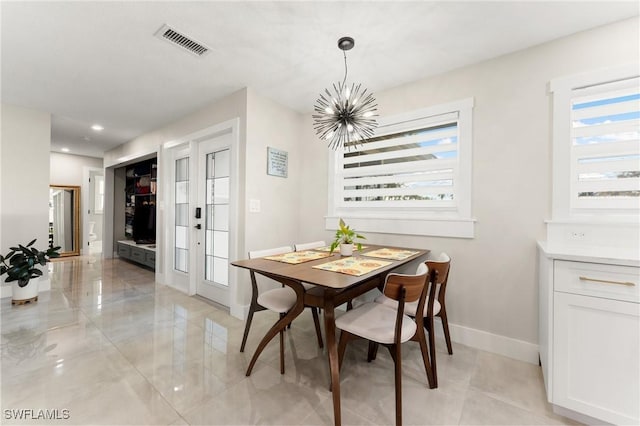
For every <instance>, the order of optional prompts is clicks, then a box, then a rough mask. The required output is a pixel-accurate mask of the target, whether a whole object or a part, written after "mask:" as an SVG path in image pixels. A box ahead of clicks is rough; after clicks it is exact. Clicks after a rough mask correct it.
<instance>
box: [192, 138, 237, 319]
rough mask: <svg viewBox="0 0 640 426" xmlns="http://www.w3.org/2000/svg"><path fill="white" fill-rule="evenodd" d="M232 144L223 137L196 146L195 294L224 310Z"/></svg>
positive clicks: (227, 293) (225, 302)
mask: <svg viewBox="0 0 640 426" xmlns="http://www.w3.org/2000/svg"><path fill="white" fill-rule="evenodd" d="M231 140H232V139H231V135H230V134H224V135H221V136H217V137H215V138H211V139H208V140H204V141H201V142H198V143H197V151H198V178H197V179H198V180H197V196H196V209H195V215H194V216H195V218H194V222H195V227H194V228H195V230H196V237H195V239H196V249H195V254H196V270H195V274H196V293H197V294H199V295H201V296H204V297H206V298H207V299H211V300H213V301H215V302H217V303H220V304H222V305H224V306H229V242H230V226H229V223H230V222H229V218H230V211H229V208H230V204H231V203H230V202H231V199H230V196H231V190H230V188H231ZM198 209H199V210H198ZM198 216H199V218H198Z"/></svg>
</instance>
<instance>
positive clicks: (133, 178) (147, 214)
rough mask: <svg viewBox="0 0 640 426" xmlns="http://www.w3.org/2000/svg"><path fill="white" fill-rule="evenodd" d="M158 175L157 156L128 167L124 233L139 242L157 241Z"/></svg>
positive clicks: (150, 242) (151, 242) (149, 242)
mask: <svg viewBox="0 0 640 426" xmlns="http://www.w3.org/2000/svg"><path fill="white" fill-rule="evenodd" d="M157 177H158V163H157V159H156V158H152V159H150V160H145V161H141V162H139V163H135V164H132V165H130V166H127V168H126V184H125V225H124V227H125V228H124V234H125V237H126V238H129V239H133V240H135V241H136V242H137V243H141V244H153V243H155V238H156V235H155V234H156V232H155V231H156V228H155V208H156V188H157Z"/></svg>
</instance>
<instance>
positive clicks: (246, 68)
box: [0, 1, 640, 157]
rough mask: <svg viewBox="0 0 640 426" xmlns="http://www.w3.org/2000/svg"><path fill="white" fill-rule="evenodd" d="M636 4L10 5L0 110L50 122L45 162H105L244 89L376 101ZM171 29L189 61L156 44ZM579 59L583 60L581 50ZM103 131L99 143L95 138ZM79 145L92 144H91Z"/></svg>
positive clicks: (299, 101) (306, 102)
mask: <svg viewBox="0 0 640 426" xmlns="http://www.w3.org/2000/svg"><path fill="white" fill-rule="evenodd" d="M639 7H640V6H639V3H638V2H636V1H625V2H614V1H603V2H597V1H596V2H594V1H584V2H580V1H571V2H539V1H535V2H482V1H473V2H452V1H439V2H399V1H395V2H320V1H314V2H213V1H209V2H206V1H205V2H182V1H180V2H178V1H173V2H167V1H165V2H148V1H145V2H131V1H130V2H120V1H118V2H95V1H73V2H68V1H57V2H25V1H21V2H7V1H2V3H1V4H0V13H1V15H2V17H1V18H2V21H1V24H2V26H1V43H2V44H1V54H2V56H1V59H2V62H1V73H2V86H1V89H2V91H1V92H2V102H3V103H8V104H13V105H20V106H24V107H29V108H34V109H38V110H43V111H48V112H51V113H52V140H51V150H52V151H60V149H61V148H62V147H63V146H66V147H68V148H70V149H71V153H74V154H78V155H89V156H96V157H101V156H102V152H103V151H105V150H109V149H111V148H113V147H115V146H117V145H120V144H122V143H124V142H127V141H129V140H131V139H133V138H134V137H136V136H138V135H140V134H143V133H145V132H148V131H150V130H153V129H156V128H159V127H161V126H163V125H165V124H167V123H169V122H171V121H174V120H177V119H179V118H180V117H182V116H185V115H187V114H189V113H191V112H193V111H196V110H198V109H200V108H202V107H203V106H205V105H207V104H210V103H212V102H214V101H216V100H218V99H220V98H222V97H224V96H226V95H228V94H230V93H232V92H234V91H236V90H239V89H241V88H243V87H247V86H248V87H251V88H253V89H255V90H256V91H257V92H259V93H261V94H262V95H264V96H267V97H269V98H271V99H274V100H275V101H277V102H279V103H281V104H283V105H286V106H288V107H290V108H292V109H294V110H297V111H300V112H303V113H306V112H310V111H311V110H312V109H313V104H314V102H315V99H316V97H317V95H318V94H319V93H320V91H321V90H323V89H324V88H325V87H326V86H327V85H328V84H330V83H332V82H336V81H338V80H342V77H343V72H344V69H343V67H344V64H343V58H342V52H341V51H340V50H338V48H337V46H336V42H337V40H338V38H339V37H341V36H344V35H350V36H352V37H354V38H355V41H356V46H355V48H354V49H353V50H351V51H349V52H348V53H347V58H348V64H349V76H350V77H353V79H352V78H349V80H350V81H354V82H361V83H363V84H364V86H365V87H367V88H369V89H370V90H372V91H373V92H374V93H375V92H376V91H380V90H383V89H387V88H390V87H394V86H398V85H401V84H403V83H407V82H410V81H414V80H418V79H421V78H424V77H427V76H429V75H434V74H438V73H442V72H445V71H448V70H451V69H455V68H458V67H462V66H465V65H469V64H472V63H475V62H479V61H483V60H486V59H489V58H493V57H496V56H500V55H503V54H506V53H509V52H513V51H516V50H520V49H523V48H526V47H529V46H533V45H537V44H540V43H544V42H546V41H549V40H553V39H555V38H559V37H562V36H565V35H568V34H572V33H575V32H578V31H582V30H585V29H588V28H593V27H597V26H600V25H604V24H607V23H610V22H614V21H618V20H622V19H626V18H629V17H632V16H636V15H638V11H639ZM165 23H167V24H169V25H171V26H173V27H174V28H176V29H177V30H179V31H181V32H183V33H186V34H187V35H189V36H191V37H193V38H195V39H196V40H198V41H200V42H201V43H204V44H206V45H208V46H209V47H210V48H211V49H212V51H211V52H210V53H209V54H207V55H206V56H204V57H200V58H199V57H196V56H193V55H191V54H189V53H187V52H184V51H182V50H180V49H179V48H177V47H175V46H173V45H171V44H169V43H167V42H164V41H162V40H159V39H158V38H156V37H154V33H155V32H156V31H157V30H158V29H159V28H160V27H161V26H162V25H163V24H165ZM585 54H586V52H585ZM93 123H100V124H102V125H103V126H104V127H105V130H104V131H102V132H101V133H96V132H93V131H92V130H90V128H89V127H90V125H91V124H93ZM87 139H88V140H87Z"/></svg>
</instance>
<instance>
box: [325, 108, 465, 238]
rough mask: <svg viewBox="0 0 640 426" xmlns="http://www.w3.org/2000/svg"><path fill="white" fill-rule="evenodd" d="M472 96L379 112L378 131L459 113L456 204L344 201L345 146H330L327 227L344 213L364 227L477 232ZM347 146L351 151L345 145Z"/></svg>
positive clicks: (401, 128)
mask: <svg viewBox="0 0 640 426" xmlns="http://www.w3.org/2000/svg"><path fill="white" fill-rule="evenodd" d="M473 105H474V100H473V98H467V99H462V100H458V101H453V102H448V103H445V104H440V105H435V106H431V107H427V108H421V109H418V110H414V111H409V112H405V113H400V114H396V115H391V116H386V117H380V118H379V119H378V127H377V128H376V131H375V133H374V137H378V136H383V135H387V134H393V133H399V132H404V131H410V130H414V129H420V128H422V127H425V126H429V125H435V124H436V123H438V122H442V121H443V118H446V117H447V116H450V115H451V114H454V113H455V114H457V116H458V118H457V126H458V142H457V145H458V146H457V149H458V155H457V165H456V168H455V170H454V172H453V175H454V200H455V206H453V207H447V208H442V207H435V208H434V207H411V208H406V207H392V206H385V207H376V208H370V207H364V206H363V207H344V206H341V205H340V202H339V201H340V200H341V194H342V191H343V185H342V184H341V183H342V179H341V176H340V171H341V168H340V167H341V164H342V161H341V158H344V153H345V151H341V150H339V151H333V150H330V151H329V154H328V164H329V167H328V172H329V173H328V214H327V216H326V217H325V227H326V228H327V229H328V230H334V229H336V226H337V223H338V221H339V219H340V218H343V219H344V220H345V221H346V222H347V223H348V224H349V225H351V226H352V227H353V228H355V229H358V230H359V231H362V232H374V233H389V234H407V235H426V236H438V237H456V238H473V237H474V228H475V219H474V218H472V216H471V178H472V147H473V140H472V138H473V132H472V130H473V114H472V113H473ZM347 152H348V151H347Z"/></svg>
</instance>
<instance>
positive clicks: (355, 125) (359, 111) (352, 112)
mask: <svg viewBox="0 0 640 426" xmlns="http://www.w3.org/2000/svg"><path fill="white" fill-rule="evenodd" d="M354 45H355V42H354V40H353V38H351V37H342V38H340V40H338V48H339V49H340V50H342V52H343V55H344V79H343V80H342V83H340V82H338V83H334V84H333V85H332V88H333V90H331V88H329V89H325V90H324V93H320V97H319V98H318V99H317V100H316V104H315V105H314V111H315V114H313V115H312V118H313V127H314V129H315V130H316V135H318V137H319V138H320V139H322V140H326V141H328V143H329V147H330V148H331V149H334V150H337V149H338V148H342V147H346V148H347V150H349V151H350V150H351V148H355V146H356V145H357V144H362V141H363V140H364V139H368V138H370V137H372V136H373V134H374V130H375V128H376V127H377V126H378V123H377V122H376V120H375V119H374V118H373V117H375V116H377V114H376V111H377V109H376V107H377V106H378V105H377V104H376V103H375V102H376V99H375V98H374V97H373V94H371V93H370V92H369V93H367V89H364V88H362V85H361V84H358V85H356V84H351V87H349V86H348V85H347V84H346V82H347V53H346V51H347V50H351V49H352V48H353V46H354Z"/></svg>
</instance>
